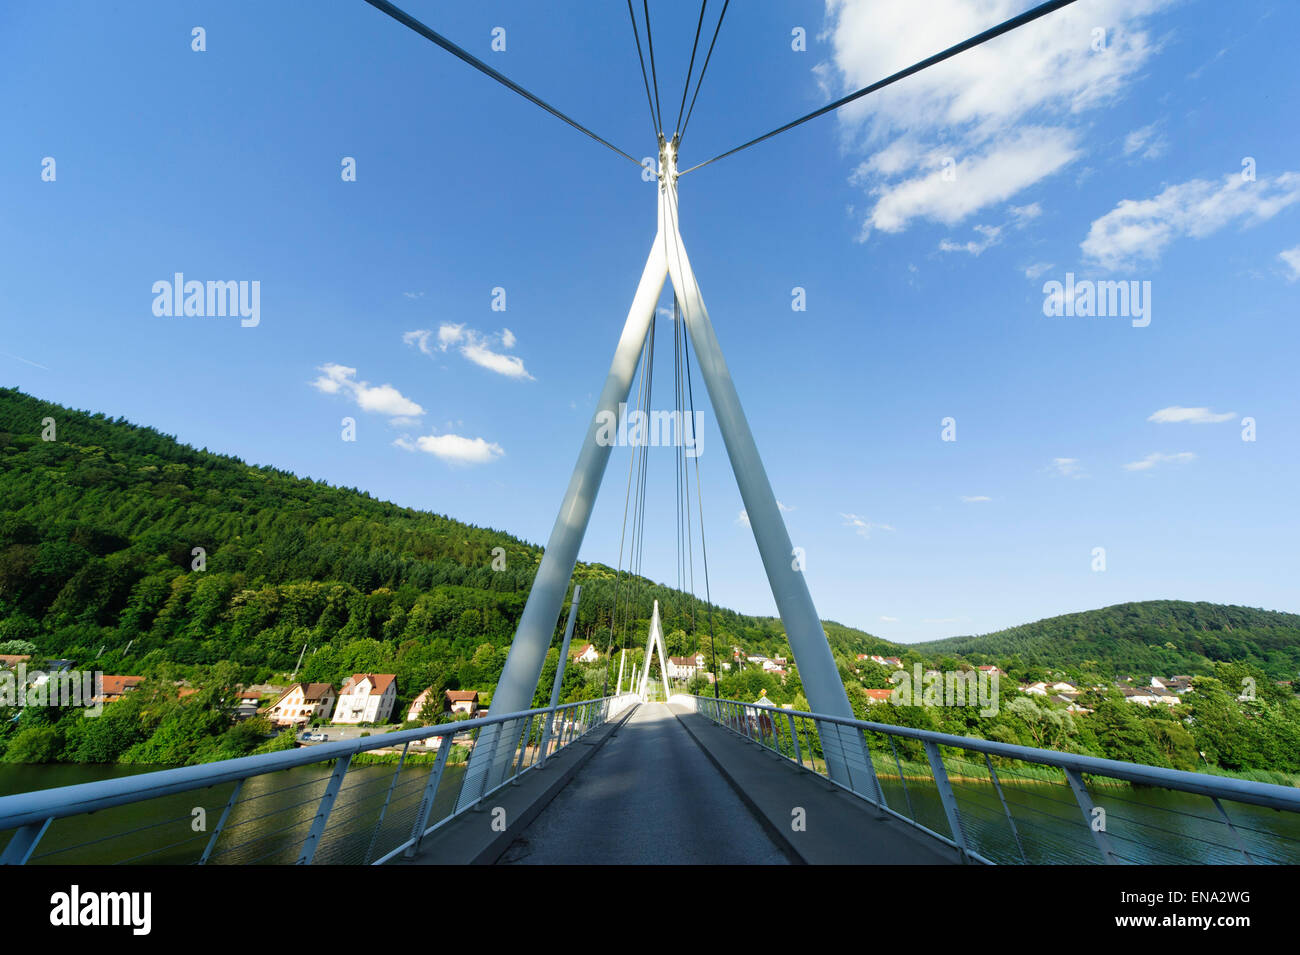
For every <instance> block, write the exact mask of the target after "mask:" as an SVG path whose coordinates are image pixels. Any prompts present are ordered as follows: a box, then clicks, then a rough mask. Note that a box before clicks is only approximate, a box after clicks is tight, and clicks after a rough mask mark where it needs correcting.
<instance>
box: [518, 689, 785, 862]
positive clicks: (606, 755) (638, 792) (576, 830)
mask: <svg viewBox="0 0 1300 955" xmlns="http://www.w3.org/2000/svg"><path fill="white" fill-rule="evenodd" d="M578 745H584V744H582V743H579V744H578ZM543 772H545V770H543ZM500 862H501V863H502V864H522V865H582V864H593V865H610V864H612V865H618V864H624V865H696V864H713V865H761V864H776V865H786V864H788V863H789V860H788V859H787V858H786V856H785V855H784V854H783V853H782V852H781V850H780V849H778V848H777V846H776V844H775V843H773V842H772V840H771V838H770V837H769V836H768V835H767V833H766V832H764V830H763V828H762V827H761V826H760V825H759V823H758V821H757V820H756V819H755V818H754V816H753V814H752V813H751V812H750V811H749V809H748V808H747V807H746V806H745V804H744V803H742V802H741V801H740V797H739V796H737V795H736V793H735V791H734V790H733V789H732V788H731V786H730V785H729V784H728V783H727V781H726V780H725V779H724V778H723V777H722V775H721V774H720V773H719V772H718V770H717V768H716V767H715V766H714V765H713V763H711V762H710V761H709V758H708V757H707V756H705V755H704V752H703V751H702V750H701V749H700V747H699V746H698V745H696V743H695V741H694V740H693V739H691V737H690V735H689V734H688V733H687V732H686V730H685V729H684V728H683V727H682V725H681V724H680V723H679V722H678V721H677V718H676V717H675V716H673V714H672V713H671V712H670V711H669V710H668V707H667V706H665V705H664V704H662V703H646V704H642V705H641V706H640V708H638V709H637V711H636V712H635V713H634V714H632V718H631V719H629V720H628V721H627V723H625V724H624V725H623V727H622V728H621V729H619V730H618V731H617V732H616V733H615V734H614V736H612V737H610V738H609V739H608V740H606V742H605V745H604V746H602V747H601V748H600V750H599V751H598V752H597V753H596V755H595V756H593V757H592V759H591V761H590V762H588V763H587V765H586V766H584V767H583V768H582V769H581V770H580V771H579V772H578V774H577V775H576V776H575V777H574V778H573V779H572V780H571V781H570V782H569V784H568V785H567V786H565V787H564V789H562V790H561V791H560V793H559V795H557V796H556V797H555V799H554V800H552V801H551V804H550V805H549V806H547V807H546V808H545V809H544V810H542V813H541V815H539V816H538V817H537V818H536V819H535V820H533V823H532V825H530V826H529V827H528V828H527V829H525V830H524V832H523V833H522V835H520V837H519V838H518V839H516V840H515V841H514V842H513V843H512V844H511V846H510V847H509V848H508V849H507V850H506V852H505V854H504V855H503V856H502V857H501V860H500Z"/></svg>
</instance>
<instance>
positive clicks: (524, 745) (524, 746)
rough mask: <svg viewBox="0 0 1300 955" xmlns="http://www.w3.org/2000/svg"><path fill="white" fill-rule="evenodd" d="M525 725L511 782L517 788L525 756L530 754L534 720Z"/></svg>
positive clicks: (529, 720)
mask: <svg viewBox="0 0 1300 955" xmlns="http://www.w3.org/2000/svg"><path fill="white" fill-rule="evenodd" d="M523 724H524V728H523V732H521V733H520V734H519V758H518V759H516V760H515V771H514V773H513V774H512V776H511V782H513V783H514V784H515V785H516V786H518V785H519V774H520V773H521V772H522V771H523V766H524V755H525V754H526V753H527V752H528V737H529V736H531V735H532V732H533V718H532V717H531V716H530V717H528V719H526V720H524V721H523Z"/></svg>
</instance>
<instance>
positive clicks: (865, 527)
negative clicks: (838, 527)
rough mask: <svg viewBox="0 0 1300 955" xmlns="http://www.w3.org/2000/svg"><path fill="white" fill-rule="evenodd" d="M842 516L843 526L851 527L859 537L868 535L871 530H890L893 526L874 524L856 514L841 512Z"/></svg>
mask: <svg viewBox="0 0 1300 955" xmlns="http://www.w3.org/2000/svg"><path fill="white" fill-rule="evenodd" d="M840 517H842V518H844V526H845V527H851V528H853V530H854V531H856V532H857V534H858V535H859V536H861V537H870V536H871V532H872V531H892V530H893V528H892V527H890V526H889V525H888V524H874V523H872V522H871V521H868V520H867V519H866V518H862V517H859V516H858V515H857V514H841V515H840Z"/></svg>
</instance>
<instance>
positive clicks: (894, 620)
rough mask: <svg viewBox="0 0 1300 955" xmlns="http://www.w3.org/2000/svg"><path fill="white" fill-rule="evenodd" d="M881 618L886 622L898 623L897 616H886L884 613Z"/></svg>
mask: <svg viewBox="0 0 1300 955" xmlns="http://www.w3.org/2000/svg"><path fill="white" fill-rule="evenodd" d="M880 619H881V620H882V621H884V622H885V623H898V618H897V617H886V616H883V615H882V616H881V618H880Z"/></svg>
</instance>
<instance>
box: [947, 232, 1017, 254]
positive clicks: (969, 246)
mask: <svg viewBox="0 0 1300 955" xmlns="http://www.w3.org/2000/svg"><path fill="white" fill-rule="evenodd" d="M975 231H976V232H978V233H979V234H980V235H982V236H984V240H983V241H979V240H977V239H972V240H971V241H970V242H963V243H957V242H950V241H949V240H948V239H944V240H943V241H942V242H940V243H939V251H940V252H969V253H970V254H971V255H979V254H980V253H981V252H983V251H984V250H985V249H987V248H989V247H990V246H994V245H997V244H998V240H999V236H1001V235H1002V227H1001V226H995V225H977V226H976V227H975Z"/></svg>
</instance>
